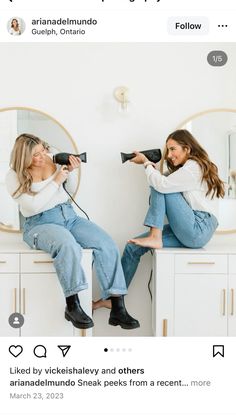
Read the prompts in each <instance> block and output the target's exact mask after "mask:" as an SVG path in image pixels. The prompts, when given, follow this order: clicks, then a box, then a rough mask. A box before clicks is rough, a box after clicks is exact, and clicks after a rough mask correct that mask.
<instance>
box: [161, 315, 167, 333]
mask: <svg viewBox="0 0 236 419" xmlns="http://www.w3.org/2000/svg"><path fill="white" fill-rule="evenodd" d="M162 336H167V319H163V323H162Z"/></svg>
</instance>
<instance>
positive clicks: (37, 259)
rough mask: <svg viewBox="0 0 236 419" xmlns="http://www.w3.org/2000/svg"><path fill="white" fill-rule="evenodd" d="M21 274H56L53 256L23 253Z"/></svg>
mask: <svg viewBox="0 0 236 419" xmlns="http://www.w3.org/2000/svg"><path fill="white" fill-rule="evenodd" d="M21 272H22V273H34V272H35V273H41V272H55V268H54V265H53V260H52V258H51V256H50V255H48V254H47V253H22V254H21Z"/></svg>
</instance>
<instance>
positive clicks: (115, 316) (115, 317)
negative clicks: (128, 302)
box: [109, 295, 140, 329]
mask: <svg viewBox="0 0 236 419" xmlns="http://www.w3.org/2000/svg"><path fill="white" fill-rule="evenodd" d="M110 299H111V307H112V308H111V314H110V318H109V324H111V325H112V326H120V327H122V329H136V328H137V327H140V324H139V322H138V320H135V319H134V318H133V317H131V316H130V315H129V313H128V312H127V310H126V308H125V302H124V296H123V295H120V296H119V297H110Z"/></svg>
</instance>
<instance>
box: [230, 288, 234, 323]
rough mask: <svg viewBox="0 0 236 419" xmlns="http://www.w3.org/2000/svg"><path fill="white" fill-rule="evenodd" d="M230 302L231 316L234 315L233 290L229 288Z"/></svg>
mask: <svg viewBox="0 0 236 419" xmlns="http://www.w3.org/2000/svg"><path fill="white" fill-rule="evenodd" d="M230 297H231V298H230V300H231V311H230V314H231V316H233V315H234V289H233V288H231V290H230Z"/></svg>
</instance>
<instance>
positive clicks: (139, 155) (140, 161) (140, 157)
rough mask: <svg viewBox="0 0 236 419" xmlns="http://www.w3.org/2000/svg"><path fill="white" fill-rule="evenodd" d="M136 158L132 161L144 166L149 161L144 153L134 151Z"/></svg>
mask: <svg viewBox="0 0 236 419" xmlns="http://www.w3.org/2000/svg"><path fill="white" fill-rule="evenodd" d="M134 154H135V157H134V158H133V159H131V160H130V161H131V162H132V163H136V164H143V163H145V162H146V161H148V159H147V157H146V156H145V155H144V154H143V153H139V151H134Z"/></svg>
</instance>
